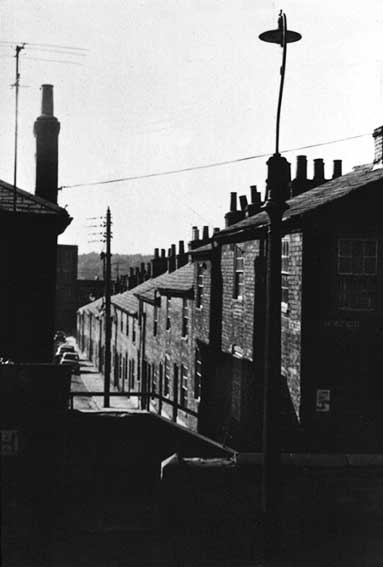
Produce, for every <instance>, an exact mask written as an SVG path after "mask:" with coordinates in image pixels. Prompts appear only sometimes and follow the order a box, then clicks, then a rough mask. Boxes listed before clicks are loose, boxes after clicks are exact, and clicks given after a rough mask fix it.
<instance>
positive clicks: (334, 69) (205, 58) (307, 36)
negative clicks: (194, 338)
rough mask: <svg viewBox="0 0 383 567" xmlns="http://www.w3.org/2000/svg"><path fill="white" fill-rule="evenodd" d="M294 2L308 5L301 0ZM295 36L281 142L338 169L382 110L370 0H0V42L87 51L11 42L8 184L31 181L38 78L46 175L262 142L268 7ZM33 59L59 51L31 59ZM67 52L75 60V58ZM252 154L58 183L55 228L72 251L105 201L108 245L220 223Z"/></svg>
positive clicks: (218, 152) (4, 91)
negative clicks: (48, 139) (55, 125)
mask: <svg viewBox="0 0 383 567" xmlns="http://www.w3.org/2000/svg"><path fill="white" fill-rule="evenodd" d="M308 4H309V5H308ZM280 8H282V9H283V10H284V11H285V12H286V13H287V21H288V27H289V28H290V29H293V30H295V31H298V32H300V33H301V34H302V40H301V41H300V42H299V43H297V44H292V45H290V46H289V48H288V55H287V74H286V84H285V92H284V101H283V106H282V120H281V143H280V146H281V149H282V150H283V149H286V148H299V147H302V146H306V145H313V144H321V143H323V142H327V141H331V140H334V139H340V138H347V137H351V136H359V135H361V134H367V135H366V136H364V137H360V138H357V139H354V140H348V141H344V142H339V143H337V144H331V145H326V146H321V147H316V148H312V149H306V150H298V151H293V152H289V153H287V154H285V155H286V157H287V159H288V160H289V161H290V162H291V164H292V173H293V175H294V173H295V159H296V155H298V154H306V155H307V156H308V159H309V171H308V173H309V176H311V175H312V160H313V159H314V158H318V157H323V158H324V159H325V161H326V176H327V177H328V178H329V177H331V174H332V160H333V159H342V160H343V172H344V173H346V172H347V171H350V170H351V168H352V167H353V166H354V165H357V164H360V163H367V162H371V161H372V159H373V154H374V151H373V140H372V131H373V129H374V128H376V127H377V126H379V125H381V124H382V123H383V116H382V112H381V107H382V100H383V88H382V85H383V63H382V58H381V55H380V41H379V38H380V35H381V31H382V29H383V6H382V5H381V2H380V1H379V0H367V1H365V2H364V3H363V7H361V5H360V3H359V2H356V0H351V1H347V2H346V1H345V0H341V1H338V2H337V3H336V4H334V3H333V2H330V0H322V1H319V0H312V1H310V3H307V2H304V0H286V1H285V2H283V3H281V4H279V3H277V2H275V1H271V2H270V1H266V0H260V1H258V2H256V3H255V2H253V1H250V0H243V1H241V2H237V1H231V0H227V1H225V2H221V1H218V0H205V1H187V0H183V1H181V2H176V1H173V0H169V1H167V2H163V1H154V0H147V1H138V0H137V1H136V0H130V1H129V2H124V1H122V0H112V1H110V0H109V1H108V2H107V1H106V0H92V1H90V0H66V2H65V3H64V2H61V1H59V0H50V1H47V0H34V1H33V2H30V1H27V0H19V1H18V2H17V3H14V2H12V1H10V0H3V2H2V3H1V5H0V16H1V24H0V26H1V35H2V39H3V40H4V41H10V42H17V43H21V42H30V43H36V44H37V43H38V44H52V45H64V46H75V47H79V48H83V49H84V50H86V51H77V55H74V53H75V51H71V50H67V51H64V50H60V49H58V50H57V51H58V52H56V51H53V49H54V48H51V50H50V51H49V52H48V51H46V50H42V51H38V50H37V47H36V46H28V45H27V46H26V47H25V49H24V50H23V51H22V52H21V55H20V72H21V85H22V86H27V87H28V88H21V89H20V114H19V120H20V122H19V161H18V186H19V187H21V188H23V189H26V190H28V191H31V192H33V191H34V180H35V169H34V168H35V164H34V153H35V140H34V137H33V132H32V130H33V123H34V120H35V119H36V117H37V116H38V114H39V113H40V90H39V89H40V86H41V84H43V83H50V84H53V85H54V97H55V115H56V116H57V118H58V119H59V121H60V123H61V132H60V138H59V185H60V186H61V185H72V184H79V183H80V184H81V183H88V182H94V181H98V180H108V179H113V178H121V177H131V176H140V175H146V174H151V173H156V172H161V171H168V170H174V169H182V168H189V167H194V166H200V165H205V164H209V163H215V162H221V161H226V160H233V159H236V158H243V157H247V156H253V155H259V154H266V155H268V154H272V153H273V151H274V133H275V114H276V104H277V95H278V83H279V67H280V63H281V50H280V48H279V47H278V46H274V45H267V44H264V43H263V42H261V41H259V39H258V35H259V34H260V33H261V32H263V31H265V30H266V29H271V28H275V27H276V25H277V17H278V12H279V9H280ZM12 55H14V49H12V46H11V45H7V44H5V43H4V44H1V50H0V56H1V59H0V63H1V70H2V77H3V81H2V84H1V86H0V89H1V100H2V105H1V109H0V119H1V125H2V128H1V133H0V153H1V155H2V160H1V164H0V178H1V179H3V180H5V181H7V182H9V183H12V180H13V135H14V89H11V88H10V85H11V84H12V83H13V82H14V79H15V60H14V58H12ZM37 58H41V59H55V60H56V61H57V60H61V61H62V62H61V63H57V62H55V61H40V60H39V61H38V60H36V59H37ZM79 64H81V65H79ZM266 161H267V157H262V158H260V159H254V160H249V161H243V162H238V163H235V164H228V165H225V166H221V167H216V168H212V169H202V170H197V171H189V172H184V173H182V174H176V175H170V176H163V177H151V178H147V179H141V180H135V181H130V182H121V183H116V184H113V185H98V186H91V187H78V188H72V189H70V188H69V189H63V190H62V191H60V192H59V204H60V205H61V206H66V205H67V208H68V212H69V213H70V214H71V216H73V217H74V220H73V222H72V225H71V226H70V227H69V228H68V229H67V230H66V232H65V234H64V235H63V236H62V237H60V240H59V242H60V243H63V244H78V245H79V252H80V253H84V252H89V251H91V250H95V251H100V250H101V249H102V244H101V242H100V243H98V242H89V241H91V240H95V239H97V236H96V235H92V234H91V233H94V232H96V231H97V228H94V227H93V228H90V225H93V224H98V220H97V219H93V220H88V219H89V218H91V217H97V218H98V217H102V216H103V215H104V214H105V212H106V208H107V206H110V208H111V212H112V218H113V236H114V237H113V242H112V251H113V252H116V253H117V252H118V253H136V252H141V253H151V252H152V251H153V248H155V247H159V248H166V249H167V248H168V247H169V245H170V243H172V242H178V240H180V239H185V240H188V239H190V236H191V227H192V226H193V225H198V226H202V225H209V226H210V228H212V227H214V226H220V227H223V220H224V218H223V217H224V214H225V212H227V210H228V207H229V193H230V191H237V192H238V194H244V193H246V194H247V195H248V196H249V186H250V185H254V184H255V185H258V189H260V190H261V191H262V192H263V190H264V181H265V178H266Z"/></svg>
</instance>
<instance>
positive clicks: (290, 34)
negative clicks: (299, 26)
mask: <svg viewBox="0 0 383 567" xmlns="http://www.w3.org/2000/svg"><path fill="white" fill-rule="evenodd" d="M284 27H285V28H286V16H285V15H284V14H283V13H282V11H281V13H280V15H279V18H278V29H276V30H268V31H265V32H263V33H261V34H260V35H259V39H260V40H262V41H266V42H267V43H277V44H279V45H280V46H281V47H283V32H284V33H285V42H286V43H294V42H295V41H299V40H300V39H302V36H301V34H300V33H298V32H295V31H291V30H288V29H285V30H284V29H283V28H284Z"/></svg>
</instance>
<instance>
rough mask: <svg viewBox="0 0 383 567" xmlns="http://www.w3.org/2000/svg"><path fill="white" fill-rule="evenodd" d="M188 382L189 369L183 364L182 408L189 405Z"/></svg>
mask: <svg viewBox="0 0 383 567" xmlns="http://www.w3.org/2000/svg"><path fill="white" fill-rule="evenodd" d="M188 382H189V369H188V368H187V366H184V365H183V364H181V394H180V404H181V408H186V407H187V403H188Z"/></svg>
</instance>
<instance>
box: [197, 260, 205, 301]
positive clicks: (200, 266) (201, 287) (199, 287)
mask: <svg viewBox="0 0 383 567" xmlns="http://www.w3.org/2000/svg"><path fill="white" fill-rule="evenodd" d="M196 279H197V285H196V298H195V305H196V308H197V309H202V307H203V293H204V281H203V264H202V263H201V262H197V278H196Z"/></svg>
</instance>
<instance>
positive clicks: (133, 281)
mask: <svg viewBox="0 0 383 567" xmlns="http://www.w3.org/2000/svg"><path fill="white" fill-rule="evenodd" d="M136 285H137V284H136V276H135V275H134V268H132V267H130V268H129V275H128V289H132V288H133V287H135V286H136Z"/></svg>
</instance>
